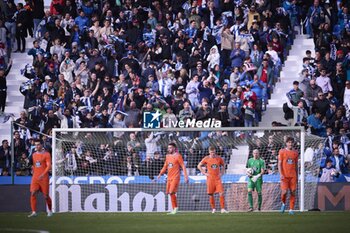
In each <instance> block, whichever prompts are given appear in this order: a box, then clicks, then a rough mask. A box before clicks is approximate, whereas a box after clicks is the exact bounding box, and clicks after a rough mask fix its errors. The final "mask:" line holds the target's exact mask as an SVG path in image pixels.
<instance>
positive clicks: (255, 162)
mask: <svg viewBox="0 0 350 233" xmlns="http://www.w3.org/2000/svg"><path fill="white" fill-rule="evenodd" d="M247 168H251V169H252V171H253V172H252V173H248V174H247V175H248V177H249V180H248V202H249V211H248V212H251V211H253V193H252V192H253V191H254V189H255V190H256V191H257V193H258V210H259V211H260V210H261V204H262V193H261V192H262V184H263V179H262V175H263V174H264V172H265V161H264V160H263V159H261V158H260V153H259V150H258V149H255V150H253V158H250V159H249V160H248V162H247Z"/></svg>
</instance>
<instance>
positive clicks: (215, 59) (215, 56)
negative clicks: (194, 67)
mask: <svg viewBox="0 0 350 233" xmlns="http://www.w3.org/2000/svg"><path fill="white" fill-rule="evenodd" d="M207 61H208V62H209V64H208V70H211V69H214V67H215V65H219V64H220V53H219V50H218V47H217V46H216V45H214V46H213V47H211V49H210V54H209V56H208V57H207Z"/></svg>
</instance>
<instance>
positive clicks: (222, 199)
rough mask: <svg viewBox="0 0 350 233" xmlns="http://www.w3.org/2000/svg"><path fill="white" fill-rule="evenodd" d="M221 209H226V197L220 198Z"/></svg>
mask: <svg viewBox="0 0 350 233" xmlns="http://www.w3.org/2000/svg"><path fill="white" fill-rule="evenodd" d="M220 208H221V209H225V197H224V195H222V196H220Z"/></svg>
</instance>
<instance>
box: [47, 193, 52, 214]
mask: <svg viewBox="0 0 350 233" xmlns="http://www.w3.org/2000/svg"><path fill="white" fill-rule="evenodd" d="M46 204H47V208H48V209H49V210H50V211H51V210H52V201H51V198H50V197H49V196H48V197H47V198H46Z"/></svg>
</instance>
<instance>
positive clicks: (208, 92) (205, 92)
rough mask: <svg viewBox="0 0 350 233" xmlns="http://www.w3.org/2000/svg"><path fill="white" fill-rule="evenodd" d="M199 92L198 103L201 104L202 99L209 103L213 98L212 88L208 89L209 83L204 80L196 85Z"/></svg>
mask: <svg viewBox="0 0 350 233" xmlns="http://www.w3.org/2000/svg"><path fill="white" fill-rule="evenodd" d="M198 90H199V103H202V100H203V98H206V99H208V100H209V101H210V100H211V99H212V97H213V87H210V84H209V81H208V80H204V81H202V82H200V83H199V85H198Z"/></svg>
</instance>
